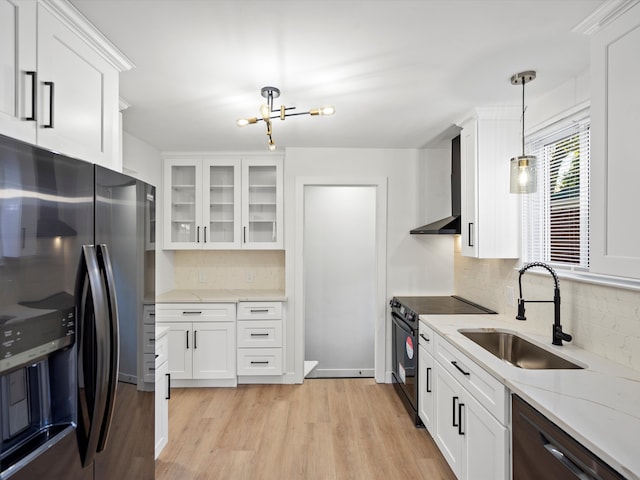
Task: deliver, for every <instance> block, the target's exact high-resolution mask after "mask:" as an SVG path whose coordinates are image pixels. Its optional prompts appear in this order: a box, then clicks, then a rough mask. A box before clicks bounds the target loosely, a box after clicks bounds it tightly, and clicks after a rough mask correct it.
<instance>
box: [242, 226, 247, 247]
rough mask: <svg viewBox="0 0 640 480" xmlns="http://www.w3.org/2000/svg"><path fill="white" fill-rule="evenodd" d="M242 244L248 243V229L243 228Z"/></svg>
mask: <svg viewBox="0 0 640 480" xmlns="http://www.w3.org/2000/svg"><path fill="white" fill-rule="evenodd" d="M242 243H247V227H242Z"/></svg>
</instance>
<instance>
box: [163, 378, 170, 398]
mask: <svg viewBox="0 0 640 480" xmlns="http://www.w3.org/2000/svg"><path fill="white" fill-rule="evenodd" d="M165 375H166V376H167V396H166V397H164V398H165V400H171V374H170V373H165Z"/></svg>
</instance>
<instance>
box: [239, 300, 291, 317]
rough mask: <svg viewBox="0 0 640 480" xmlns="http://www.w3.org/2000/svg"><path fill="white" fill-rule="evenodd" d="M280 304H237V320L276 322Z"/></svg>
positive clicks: (279, 314)
mask: <svg viewBox="0 0 640 480" xmlns="http://www.w3.org/2000/svg"><path fill="white" fill-rule="evenodd" d="M281 318H282V302H239V303H238V320H278V319H281Z"/></svg>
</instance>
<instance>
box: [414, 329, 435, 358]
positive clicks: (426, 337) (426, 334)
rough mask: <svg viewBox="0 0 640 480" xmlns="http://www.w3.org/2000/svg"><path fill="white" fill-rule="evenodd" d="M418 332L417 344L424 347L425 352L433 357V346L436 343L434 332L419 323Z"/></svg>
mask: <svg viewBox="0 0 640 480" xmlns="http://www.w3.org/2000/svg"><path fill="white" fill-rule="evenodd" d="M418 332H419V338H418V344H419V345H421V346H422V347H424V349H425V350H426V351H427V352H429V353H430V354H431V355H433V352H434V345H435V343H436V341H435V337H436V334H435V332H434V331H433V330H432V329H431V327H429V326H428V325H427V324H426V323H424V322H420V324H419V327H418Z"/></svg>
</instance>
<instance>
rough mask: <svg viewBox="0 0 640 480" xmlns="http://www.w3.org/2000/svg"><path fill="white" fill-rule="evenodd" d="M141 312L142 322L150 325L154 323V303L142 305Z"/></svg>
mask: <svg viewBox="0 0 640 480" xmlns="http://www.w3.org/2000/svg"><path fill="white" fill-rule="evenodd" d="M142 309H143V310H142V312H143V318H144V320H143V322H144V324H145V325H152V324H154V323H156V306H155V305H144V306H143V307H142Z"/></svg>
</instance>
